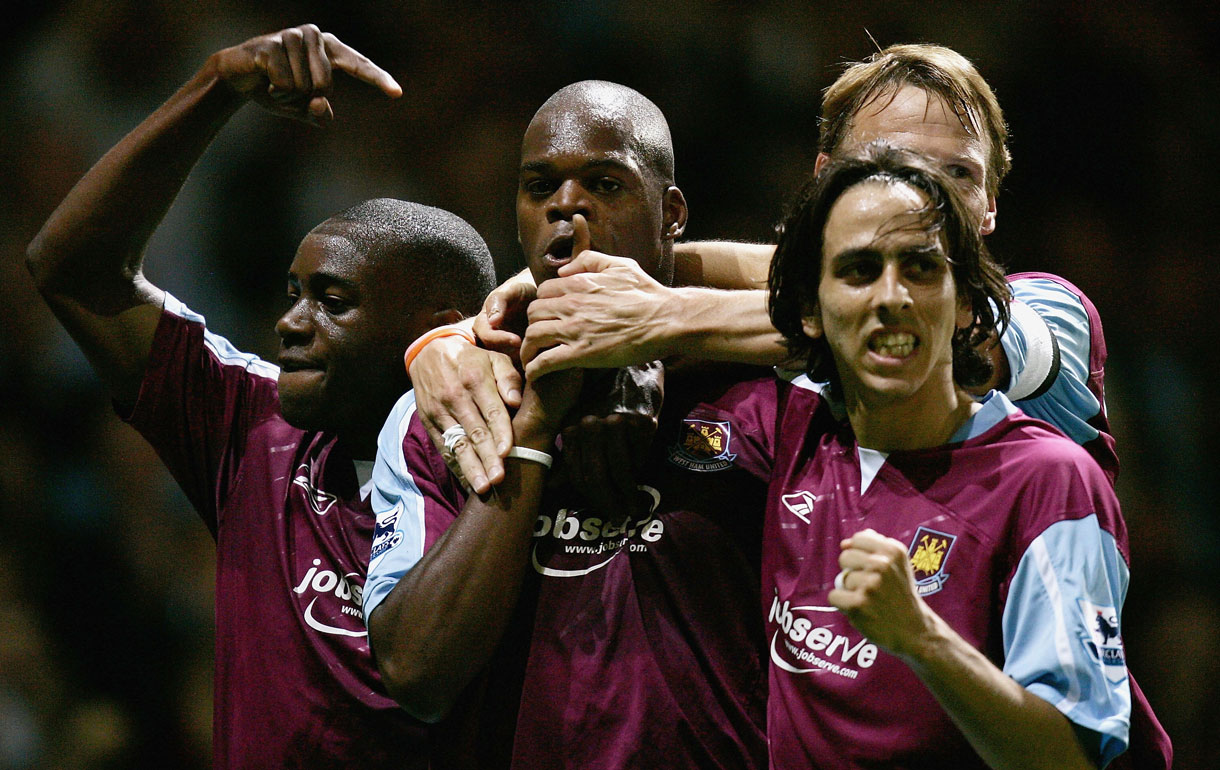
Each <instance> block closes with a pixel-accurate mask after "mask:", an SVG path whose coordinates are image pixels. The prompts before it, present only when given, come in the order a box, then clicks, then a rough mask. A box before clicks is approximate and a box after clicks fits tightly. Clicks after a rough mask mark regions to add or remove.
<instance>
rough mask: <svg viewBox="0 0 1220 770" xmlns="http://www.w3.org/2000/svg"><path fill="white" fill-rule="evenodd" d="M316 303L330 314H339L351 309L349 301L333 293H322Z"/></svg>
mask: <svg viewBox="0 0 1220 770" xmlns="http://www.w3.org/2000/svg"><path fill="white" fill-rule="evenodd" d="M318 303H319V304H320V305H322V307H323V308H325V309H326V312H328V313H330V314H331V315H340V314H341V313H346V312H347V311H348V310H350V309H351V307H352V305H351V303H350V302H349V301H348V300H347V299H345V298H344V297H339V296H336V295H334V294H323V295H322V298H321V299H320V300H318Z"/></svg>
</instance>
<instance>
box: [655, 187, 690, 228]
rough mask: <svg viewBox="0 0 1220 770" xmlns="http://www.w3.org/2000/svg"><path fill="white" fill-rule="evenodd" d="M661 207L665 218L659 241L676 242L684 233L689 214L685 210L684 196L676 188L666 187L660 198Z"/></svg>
mask: <svg viewBox="0 0 1220 770" xmlns="http://www.w3.org/2000/svg"><path fill="white" fill-rule="evenodd" d="M661 207H662V211H663V214H664V217H665V220H664V222H662V226H663V227H664V232H662V234H661V240H663V241H676V240H677V239H678V238H680V237H681V236H682V233H684V232H686V217H687V215H688V214H689V213H690V212H689V211H688V210H687V208H686V196H685V195H683V194H682V191H681V190H679V189H678V188H677V187H672V186H671V187H667V188H665V194H664V195H663V196H662V197H661Z"/></svg>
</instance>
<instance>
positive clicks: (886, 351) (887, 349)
mask: <svg viewBox="0 0 1220 770" xmlns="http://www.w3.org/2000/svg"><path fill="white" fill-rule="evenodd" d="M868 347H869V350H872V351H873V352H874V353H880V354H881V355H883V356H887V357H892V358H904V357H906V356H909V355H911V352H912V351H913V350H915V335H914V334H909V333H907V332H888V333H885V334H877V335H874V336H873V337H872V339H870V340H869V341H868Z"/></svg>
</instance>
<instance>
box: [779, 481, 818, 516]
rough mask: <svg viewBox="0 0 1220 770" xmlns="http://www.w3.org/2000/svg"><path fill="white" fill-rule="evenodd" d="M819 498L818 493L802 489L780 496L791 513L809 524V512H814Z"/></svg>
mask: <svg viewBox="0 0 1220 770" xmlns="http://www.w3.org/2000/svg"><path fill="white" fill-rule="evenodd" d="M817 499H818V496H817V495H815V494H813V493H812V492H806V491H805V490H803V489H801V490H797V491H796V492H792V493H791V494H787V495H784V496H783V497H781V498H780V502H782V503H783V504H784V507H785V508H787V509H788V512H789V513H791V514H792V515H793V516H796V517H797V518H798V519H800V520H801V521H803V522H805V523H806V524H808V523H809V514H811V513H813V504H814V503H815V502H817Z"/></svg>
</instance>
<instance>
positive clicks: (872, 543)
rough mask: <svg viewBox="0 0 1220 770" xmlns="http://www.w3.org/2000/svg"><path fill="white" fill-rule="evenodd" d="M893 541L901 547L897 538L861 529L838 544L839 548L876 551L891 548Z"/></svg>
mask: <svg viewBox="0 0 1220 770" xmlns="http://www.w3.org/2000/svg"><path fill="white" fill-rule="evenodd" d="M894 543H897V544H898V547H899V548H902V544H901V543H898V541H897V540H894V539H892V538H888V537H886V536H885V535H882V534H881V533H879V532H877V531H876V530H873V529H862V530H860V531H859V532H857V533H856V534H854V535H852V536H851V537H849V538H847V539H846V540H843V541H842V542H841V543H840V544H839V545H840V547H841V548H858V549H860V550H863V551H869V552H876V551H880V550H883V549H888V548H891V547H893V544H894Z"/></svg>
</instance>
